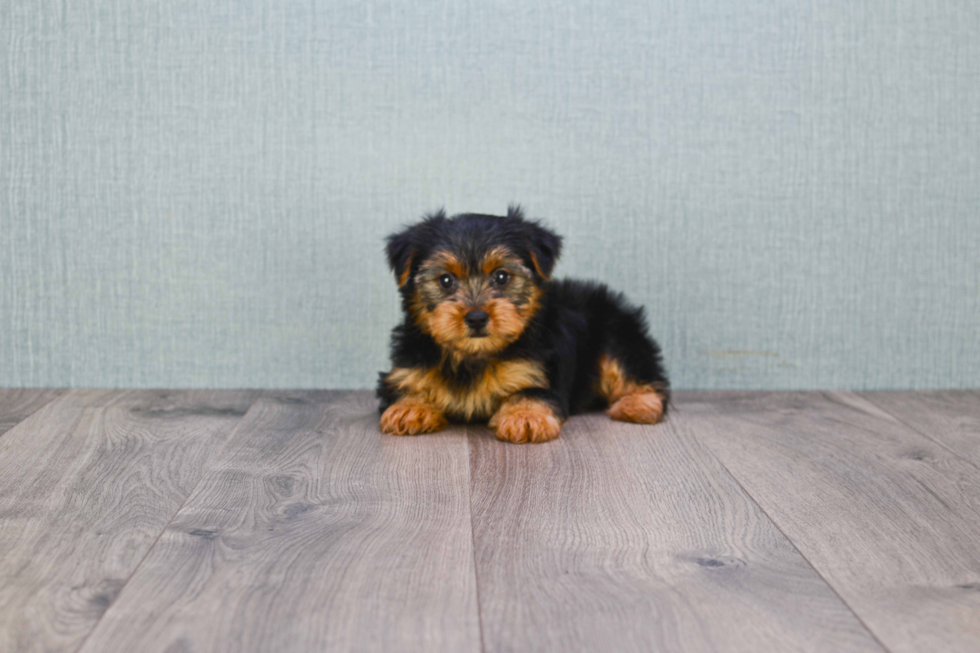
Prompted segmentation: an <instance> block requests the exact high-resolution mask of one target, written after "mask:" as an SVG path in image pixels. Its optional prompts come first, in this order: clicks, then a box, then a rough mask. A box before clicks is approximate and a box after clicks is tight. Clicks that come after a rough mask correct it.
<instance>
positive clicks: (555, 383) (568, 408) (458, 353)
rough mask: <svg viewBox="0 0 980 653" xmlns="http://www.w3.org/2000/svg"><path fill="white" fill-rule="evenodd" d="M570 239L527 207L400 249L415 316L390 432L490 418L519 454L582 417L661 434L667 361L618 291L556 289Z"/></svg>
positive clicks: (394, 386)
mask: <svg viewBox="0 0 980 653" xmlns="http://www.w3.org/2000/svg"><path fill="white" fill-rule="evenodd" d="M560 252H561V237H560V236H558V235H556V234H555V233H553V232H551V231H549V230H548V229H546V228H544V227H542V226H541V225H540V224H538V223H537V222H534V221H530V220H525V219H524V216H523V215H522V213H521V211H520V209H519V208H515V207H511V208H509V209H508V211H507V215H506V216H493V215H481V214H474V213H467V214H461V215H457V216H454V217H452V218H447V217H446V215H445V213H443V212H441V211H440V212H439V213H436V214H434V215H430V216H428V217H426V218H425V219H424V220H422V222H420V223H418V224H416V225H414V226H411V227H409V228H407V229H406V230H404V231H402V232H400V233H396V234H393V235H391V236H389V237H388V246H387V254H388V263H389V264H390V266H391V268H392V270H393V271H394V272H395V277H396V279H397V281H398V287H399V290H400V292H401V296H402V307H403V309H404V311H405V319H404V321H403V322H402V323H401V324H399V325H398V326H396V327H395V328H394V330H393V331H392V336H391V361H392V364H393V369H392V370H391V371H390V372H382V373H381V380H380V382H379V384H378V397H379V398H380V399H381V407H380V408H381V411H382V415H381V430H382V431H384V432H385V433H392V434H397V435H414V434H418V433H430V432H432V431H438V430H440V429H442V428H443V427H445V425H446V423H447V420H450V419H451V420H455V421H466V422H469V421H478V420H487V419H489V425H490V428H492V429H493V430H494V432H495V433H496V435H497V437H498V438H500V439H501V440H507V441H509V442H518V443H520V442H545V441H547V440H552V439H554V438H556V437H558V434H559V433H560V432H561V424H562V422H563V421H564V420H565V419H566V418H567V417H568V416H569V415H573V414H575V413H579V412H583V411H586V410H590V409H595V408H607V411H606V412H607V413H608V414H609V416H610V417H612V418H613V419H618V420H623V421H626V422H639V423H644V424H653V423H656V422H658V421H660V420H661V419H662V418H663V416H664V414H665V413H666V411H667V402H668V399H669V390H668V388H669V383H668V380H667V376H666V373H665V372H664V368H663V365H662V363H661V357H660V348H659V347H658V346H657V343H656V342H654V341H653V340H652V339H651V338H650V337H649V336H648V335H647V328H646V324H645V320H644V318H643V311H642V309H640V308H635V307H633V306H630V305H629V304H628V303H627V302H626V300H625V299H624V298H623V296H622V295H621V294H619V293H615V292H612V291H610V290H609V289H608V288H607V287H606V286H604V285H601V284H598V283H592V282H583V281H574V280H568V279H566V280H563V281H551V270H552V268H553V267H554V265H555V262H556V261H557V260H558V256H559V254H560Z"/></svg>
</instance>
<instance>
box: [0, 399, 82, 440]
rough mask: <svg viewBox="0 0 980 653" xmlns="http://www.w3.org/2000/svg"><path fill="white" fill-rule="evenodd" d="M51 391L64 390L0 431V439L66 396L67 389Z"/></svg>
mask: <svg viewBox="0 0 980 653" xmlns="http://www.w3.org/2000/svg"><path fill="white" fill-rule="evenodd" d="M53 390H55V391H59V390H64V392H61V393H60V394H56V395H54V396H53V397H51V398H50V399H48V400H47V401H45V402H44V403H43V404H41V405H40V406H38V407H36V408H35V409H34V410H32V411H31V412H30V413H28V414H27V415H24V416H23V417H21V418H20V419H18V420H17V423H16V424H13V425H12V426H10V428H8V429H5V430H0V438H2V437H3V436H5V435H6V434H7V433H10V432H11V431H13V430H14V429H15V428H17V427H18V426H20V425H21V424H23V423H24V422H26V421H27V420H28V419H30V418H31V417H33V416H34V415H36V414H37V413H38V412H40V411H41V410H42V409H43V408H45V407H47V406H50V405H51V403H52V402H55V401H57V400H59V399H61V398H62V397H64V396H65V394H67V389H64V388H53Z"/></svg>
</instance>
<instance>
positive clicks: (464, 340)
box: [415, 293, 539, 356]
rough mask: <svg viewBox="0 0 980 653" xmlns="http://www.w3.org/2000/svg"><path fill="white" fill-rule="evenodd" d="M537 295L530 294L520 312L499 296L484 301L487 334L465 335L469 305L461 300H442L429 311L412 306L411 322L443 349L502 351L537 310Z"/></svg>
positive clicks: (479, 353)
mask: <svg viewBox="0 0 980 653" xmlns="http://www.w3.org/2000/svg"><path fill="white" fill-rule="evenodd" d="M538 294H539V293H536V295H535V296H534V297H532V302H531V303H530V304H528V305H526V306H524V307H523V314H522V311H521V310H518V308H517V307H515V306H514V304H512V303H511V302H510V301H508V300H507V299H505V298H502V297H501V298H496V299H491V300H490V301H488V302H486V303H485V304H484V305H483V307H482V308H483V309H484V310H485V311H486V312H487V314H488V315H489V316H490V320H489V322H488V323H487V328H486V333H487V335H485V336H483V337H482V338H472V337H469V333H470V331H469V327H467V326H466V321H465V318H466V313H467V312H469V311H471V310H472V309H473V307H470V306H467V305H466V304H464V303H462V302H444V303H442V304H439V305H438V306H436V308H435V310H433V311H425V310H422V307H421V306H418V307H417V308H416V309H415V322H416V324H418V325H419V326H420V327H421V328H422V330H423V331H425V332H427V333H428V334H429V335H431V336H432V337H433V338H434V339H435V341H436V342H437V343H439V344H440V345H442V346H443V347H445V348H449V349H452V350H454V351H455V352H456V353H458V354H462V355H468V356H487V355H489V354H493V353H496V352H498V351H500V350H502V349H503V348H504V347H506V346H507V345H509V344H510V343H512V342H514V341H515V340H517V339H518V338H519V337H520V335H521V333H523V332H524V327H525V325H526V324H527V320H528V319H529V318H530V317H531V316H532V315H533V314H534V311H536V310H537V307H538V299H537V297H538Z"/></svg>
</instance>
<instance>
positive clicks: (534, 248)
mask: <svg viewBox="0 0 980 653" xmlns="http://www.w3.org/2000/svg"><path fill="white" fill-rule="evenodd" d="M507 215H508V217H516V218H520V219H522V220H523V219H524V215H523V214H522V213H521V208H520V207H519V206H517V207H508V208H507ZM524 224H525V225H526V227H525V228H526V229H527V235H528V240H529V241H530V244H529V247H528V253H529V254H530V256H531V264H532V265H534V271H535V272H537V273H538V276H540V277H541V278H542V279H544V280H545V281H547V280H548V279H550V278H551V271H552V270H553V269H554V267H555V263H557V262H558V257H559V256H561V236H559V235H558V234H556V233H555V232H554V231H551V230H550V229H548V228H546V227H544V226H542V225H541V223H540V222H536V221H534V220H525V221H524Z"/></svg>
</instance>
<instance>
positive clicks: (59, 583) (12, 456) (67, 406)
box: [0, 391, 256, 653]
mask: <svg viewBox="0 0 980 653" xmlns="http://www.w3.org/2000/svg"><path fill="white" fill-rule="evenodd" d="M255 394H256V393H254V392H214V391H195V392H168V391H124V392H111V391H73V392H70V393H68V394H67V395H65V396H64V397H62V398H61V399H57V400H55V401H53V402H51V403H49V404H48V405H47V406H45V407H43V408H42V409H40V410H39V411H37V412H35V413H34V414H33V415H31V416H30V417H28V418H27V419H25V420H24V421H22V422H21V423H20V424H18V425H17V426H15V427H14V428H12V429H11V430H10V431H8V432H7V433H6V434H5V435H4V436H3V437H2V438H0V651H5V652H6V651H17V652H19V653H20V652H29V651H74V650H75V649H77V648H78V646H79V645H80V644H81V642H82V641H83V639H84V637H85V636H86V635H87V634H88V633H89V632H90V631H91V629H92V627H93V626H94V625H95V623H96V622H97V621H98V619H99V618H100V617H101V616H102V614H103V613H104V612H105V610H106V608H107V607H109V605H111V604H112V602H113V600H114V599H115V597H116V594H117V593H118V591H119V589H120V588H121V587H122V586H123V584H124V583H125V582H126V579H127V578H128V577H129V575H130V574H131V573H132V572H133V570H134V569H135V568H136V567H137V565H138V564H139V563H140V561H141V560H142V559H143V556H144V555H145V554H146V553H147V551H149V550H150V548H151V546H152V545H153V543H154V542H155V541H156V538H157V537H158V536H159V534H160V533H161V532H162V531H163V528H164V527H165V526H166V524H167V522H168V521H169V520H170V518H171V517H172V516H173V515H174V513H175V512H176V511H177V509H178V508H179V507H180V505H181V504H182V503H183V501H184V500H185V499H186V498H187V496H188V495H189V494H190V492H191V490H192V489H193V488H194V486H195V484H196V483H197V482H198V481H199V480H200V478H201V475H202V474H203V472H204V470H205V468H206V467H207V465H208V464H209V463H210V462H211V461H212V460H213V458H214V457H215V455H216V454H217V453H218V451H219V450H220V449H221V447H222V445H223V444H224V443H225V440H226V439H227V437H228V436H229V434H230V433H231V431H232V429H233V427H234V425H235V424H236V423H237V422H238V421H239V419H240V417H241V416H242V415H244V414H245V412H246V410H247V409H248V407H249V405H250V404H251V402H252V401H253V399H254V397H255Z"/></svg>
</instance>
